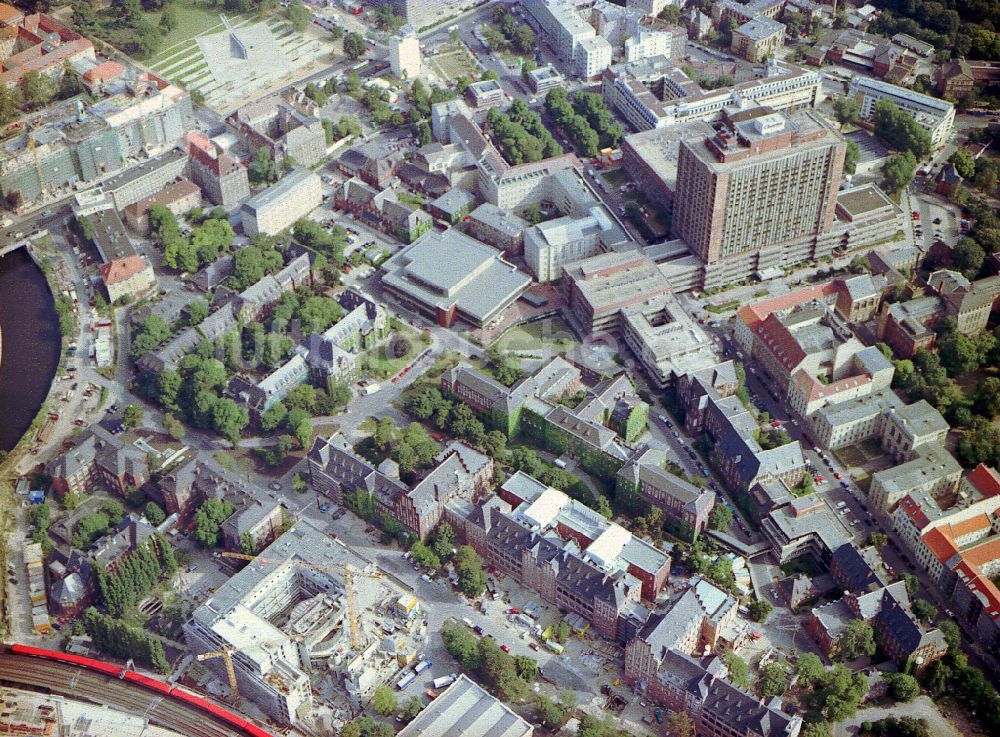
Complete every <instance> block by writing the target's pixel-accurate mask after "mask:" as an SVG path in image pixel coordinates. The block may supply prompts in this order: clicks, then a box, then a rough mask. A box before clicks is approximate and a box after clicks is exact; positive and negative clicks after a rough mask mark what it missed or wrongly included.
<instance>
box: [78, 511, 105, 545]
mask: <svg viewBox="0 0 1000 737" xmlns="http://www.w3.org/2000/svg"><path fill="white" fill-rule="evenodd" d="M109 527H110V521H109V520H108V516H107V515H106V514H100V513H97V514H88V515H87V516H86V517H84V518H83V519H81V520H80V521H79V522H78V523H77V525H76V528H75V529H74V531H73V547H75V548H78V549H80V550H83V549H84V548H86V547H88V546H89V545H90V544H91V543H92V542H94V540H96V539H97V538H99V537H103V536H104V535H106V534H107V532H108V529H109Z"/></svg>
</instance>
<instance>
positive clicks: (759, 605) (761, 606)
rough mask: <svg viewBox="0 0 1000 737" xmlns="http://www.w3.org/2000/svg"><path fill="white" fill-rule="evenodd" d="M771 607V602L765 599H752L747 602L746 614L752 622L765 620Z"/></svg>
mask: <svg viewBox="0 0 1000 737" xmlns="http://www.w3.org/2000/svg"><path fill="white" fill-rule="evenodd" d="M771 609H772V607H771V604H770V602H768V601H767V600H766V599H754V600H753V601H751V602H750V603H749V604H747V614H749V615H750V619H752V620H753V621H754V622H761V623H763V622H766V621H767V618H768V616H769V615H770V614H771Z"/></svg>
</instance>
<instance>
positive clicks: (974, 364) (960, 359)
mask: <svg viewBox="0 0 1000 737" xmlns="http://www.w3.org/2000/svg"><path fill="white" fill-rule="evenodd" d="M938 354H939V356H940V357H941V364H942V365H943V366H944V367H945V369H947V371H948V374H949V375H950V376H963V375H965V374H967V373H969V372H971V371H975V370H976V369H977V368H979V359H980V356H979V351H978V350H977V348H976V344H975V343H974V342H973V341H972V339H971V338H969V337H967V336H965V335H962V334H961V333H959V332H958V331H953V332H949V333H947V334H946V335H944V336H942V337H940V338H939V339H938Z"/></svg>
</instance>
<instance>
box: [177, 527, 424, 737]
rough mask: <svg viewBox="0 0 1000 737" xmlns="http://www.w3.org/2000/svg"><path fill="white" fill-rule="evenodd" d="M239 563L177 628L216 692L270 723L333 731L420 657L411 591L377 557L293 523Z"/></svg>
mask: <svg viewBox="0 0 1000 737" xmlns="http://www.w3.org/2000/svg"><path fill="white" fill-rule="evenodd" d="M223 555H225V556H227V557H229V558H231V559H234V560H236V561H246V565H245V567H243V568H242V569H241V570H240V571H239V572H237V573H236V574H235V575H234V576H233V577H232V578H230V579H229V581H227V582H226V583H225V584H224V585H223V586H221V587H220V588H219V589H218V590H217V591H216V592H215V593H214V595H213V596H212V597H211V598H210V599H208V600H207V601H206V602H205V603H204V604H202V605H201V606H200V607H198V608H197V609H196V610H195V612H194V614H193V615H192V617H191V619H190V620H189V621H188V622H187V623H186V624H185V625H184V635H185V640H186V641H187V644H188V646H189V647H190V648H191V653H192V654H194V655H195V659H196V660H197V661H199V662H201V663H203V664H204V665H205V666H207V667H208V668H209V670H210V671H211V672H212V673H214V674H216V676H217V680H218V684H215V685H216V686H217V688H215V689H214V690H217V691H218V692H219V693H221V694H224V696H225V697H226V698H229V699H230V700H231V701H232V702H233V703H239V702H240V701H241V700H245V701H249V702H252V703H253V704H255V705H256V706H257V707H258V708H260V710H261V711H263V712H264V713H265V714H267V715H268V716H269V717H271V718H272V719H274V720H275V721H277V722H279V723H282V724H288V725H297V726H302V727H309V726H317V727H318V726H320V725H323V727H324V728H330V727H331V726H334V725H336V724H337V723H339V722H343V721H346V720H348V719H350V718H352V717H353V716H354V715H355V714H356V713H357V712H358V711H359V708H360V707H361V706H362V705H364V704H366V703H367V702H368V700H369V699H370V698H371V696H372V694H373V693H374V691H375V689H376V688H377V687H378V686H379V685H381V684H383V683H386V682H389V681H391V680H392V679H393V677H394V676H396V675H397V674H399V672H400V671H401V670H403V669H404V668H406V667H407V666H408V665H409V664H410V663H411V662H412V661H413V660H414V659H415V658H416V656H417V653H418V650H419V647H420V644H421V643H422V639H421V638H422V636H423V635H424V634H425V633H423V632H421V631H420V629H421V626H422V618H421V617H418V616H416V615H417V613H418V611H419V606H418V604H417V601H416V598H415V597H414V596H413V594H412V592H410V591H407V590H406V589H405V588H404V587H403V586H401V585H400V584H398V583H397V582H395V581H394V580H392V579H391V578H390V577H389V576H387V575H386V574H384V573H383V572H382V571H381V570H379V569H378V568H377V567H376V566H375V564H374V563H372V562H371V561H368V560H365V559H364V558H362V557H360V556H359V555H357V554H355V553H353V552H352V551H351V550H349V549H348V548H347V547H346V546H345V545H344V544H343V543H341V542H339V541H337V540H334V539H332V538H331V537H329V536H328V535H326V534H325V533H323V532H321V531H320V530H318V529H316V528H315V527H314V526H312V525H311V524H309V523H308V522H303V521H300V522H299V523H297V524H296V525H295V526H294V527H292V528H291V529H290V530H289V531H288V532H286V533H285V534H284V535H282V536H281V537H279V538H278V539H277V540H275V541H274V542H273V543H272V544H271V545H270V546H268V547H267V548H266V549H265V550H264V551H262V552H261V553H260V554H259V555H257V556H251V555H244V554H241V553H224V554H223Z"/></svg>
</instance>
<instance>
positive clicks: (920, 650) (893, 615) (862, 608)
mask: <svg viewBox="0 0 1000 737" xmlns="http://www.w3.org/2000/svg"><path fill="white" fill-rule="evenodd" d="M856 620H863V621H865V622H867V623H869V624H870V625H871V626H872V628H873V629H874V630H875V632H876V636H877V637H878V638H879V642H880V643H881V646H882V648H883V650H884V651H885V653H886V654H887V655H889V657H891V658H892V659H893V660H895V661H896V662H897V663H898V664H899V665H900V666H904V667H905V666H907V665H909V666H912V667H913V668H915V669H916V670H917V671H921V670H923V669H924V668H926V667H927V666H928V665H930V664H931V663H932V662H934V661H935V660H937V659H938V658H940V657H941V656H943V655H944V654H945V652H946V650H947V644H946V643H945V640H944V635H943V634H942V633H941V631H940V630H939V629H937V628H933V629H925V628H924V627H923V626H922V625H921V624H920V622H919V621H918V620H917V618H916V617H915V616H914V614H913V612H912V610H911V609H910V599H909V596H908V595H907V593H906V586H905V584H904V582H902V581H897V582H896V583H893V584H889V585H888V586H882V587H879V588H873V590H870V591H864V590H862V591H856V592H848V593H847V594H845V595H844V597H843V598H842V599H838V600H837V601H834V602H832V603H830V604H824V605H822V606H819V607H816V608H814V609H813V610H812V611H811V612H810V615H809V619H808V620H807V622H806V631H808V632H809V634H810V635H812V637H813V639H814V640H815V641H816V643H817V644H818V645H819V647H820V649H821V650H822V651H823V652H824V653H825V654H827V655H835V654H836V652H837V649H838V647H839V638H840V636H841V635H842V634H843V633H844V632H845V630H846V628H847V626H848V624H849V623H850V622H852V621H856Z"/></svg>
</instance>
